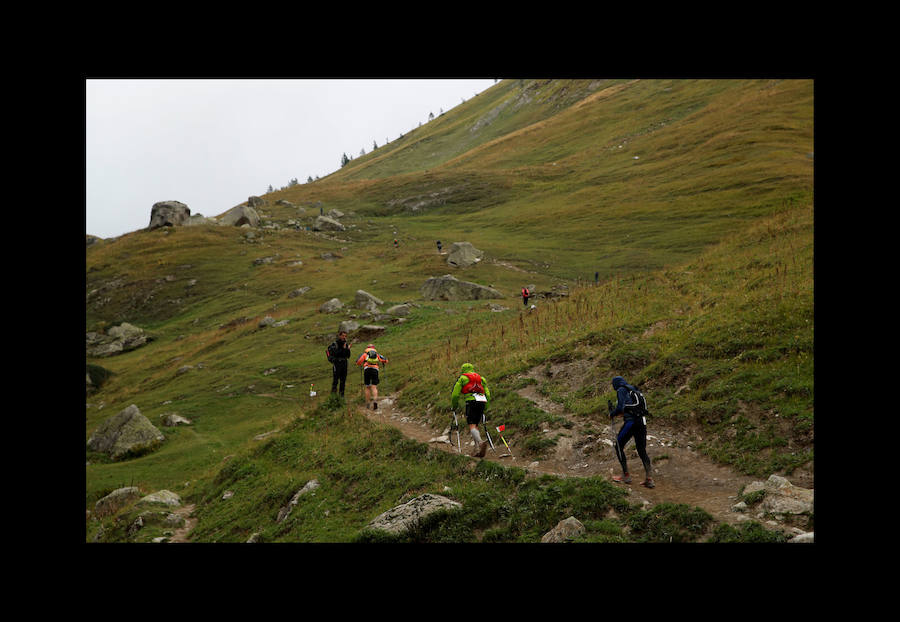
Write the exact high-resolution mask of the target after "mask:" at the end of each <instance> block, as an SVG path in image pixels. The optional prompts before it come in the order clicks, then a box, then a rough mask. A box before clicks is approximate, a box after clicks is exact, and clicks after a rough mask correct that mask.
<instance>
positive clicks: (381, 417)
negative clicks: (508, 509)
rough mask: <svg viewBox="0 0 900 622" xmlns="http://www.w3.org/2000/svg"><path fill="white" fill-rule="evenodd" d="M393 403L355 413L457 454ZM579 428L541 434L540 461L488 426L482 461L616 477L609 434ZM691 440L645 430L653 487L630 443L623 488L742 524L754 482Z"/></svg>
mask: <svg viewBox="0 0 900 622" xmlns="http://www.w3.org/2000/svg"><path fill="white" fill-rule="evenodd" d="M520 394H521V395H523V397H528V398H529V399H532V400H533V401H534V402H535V404H536V405H538V407H541V408H544V409H545V410H549V409H551V408H557V406H558V405H552V404H548V403H545V402H544V401H543V400H542V399H540V397H539V396H537V395H535V394H532V393H530V392H529V389H528V388H526V389H523V390H521V391H520ZM395 401H396V395H389V396H386V397H381V398H379V408H378V410H368V409H364V408H361V409H360V412H362V413H364V414H365V415H366V417H368V418H369V419H370V420H372V421H375V422H378V423H382V424H385V425H391V426H393V427H395V428H397V429H399V430H400V431H401V432H403V434H404V435H405V436H407V437H409V438H412V439H415V440H418V441H421V442H423V443H428V444H429V446H431V447H434V448H436V449H438V450H441V451H448V452H452V453H456V452H457V445H456V433H455V432H454V433H453V435H452V444H451V442H450V440H449V439H448V438H447V436H446V435H447V431H448V430H447V429H444V430H435V429H432V428H431V427H429V426H428V425H427V424H425V423H423V422H421V421H419V420H417V419H415V418H412V417H410V416H409V415H408V414H407V413H404V412H402V411H400V410H399V409H398V408H397V407H396V404H395ZM457 416H458V413H457ZM594 427H595V428H597V427H600V426H594ZM582 428H583V426H581V425H579V424H577V423H574V425H573V427H572V428H570V429H565V428H561V429H558V430H545V433H546V434H551V435H555V436H557V446H556V451H555V452H554V453H553V454H552V455H549V456H546V457H545V458H543V459H540V460H533V459H530V458H526V457H524V456H523V455H521V454H520V452H518V451H517V449H516V447H515V445H511V446H510V449H511V453H512V455H509V454H508V452H507V450H506V447H505V446H503V443H502V442H501V441H500V439H499V437H498V435H497V434H496V432H495V431H494V429H493V428H489V431H490V432H491V436H492V438H493V440H494V446H495V448H496V451H492V450H491V449H490V448H488V451H487V454H486V455H485V457H484V458H482V459H483V460H491V461H496V462H500V463H502V464H504V465H507V466H510V465H511V466H518V467H521V468H523V469H525V470H526V471H527V472H528V473H529V474H531V475H540V474H552V475H558V476H562V477H587V476H602V477H607V478H610V477H612V476H613V475H618V474H620V471H621V469H620V467H619V463H618V460H617V459H616V457H615V453H614V451H613V448H612V434H611V433H610V432H605V433H604V434H601V435H600V436H599V437H598V436H597V435H596V434H593V435H592V434H589V433H586V432H584V430H583V429H582ZM607 429H608V428H607ZM508 440H509V439H507V441H508ZM691 440H692V439H690V438H687V435H686V434H684V433H676V432H674V431H671V430H667V429H663V428H659V429H656V428H655V426H652V425H651V426H650V430H649V436H648V442H647V452H648V453H649V454H650V458H651V460H652V461H653V479H654V482H655V483H656V487H655V488H653V489H648V488H645V487H643V486H641V485H640V482H641V481H643V479H644V468H643V466H642V464H641V461H640V459H639V458H638V456H637V453H636V452H635V451H634V448H633V443H629V445H628V446H627V447H626V451H627V452H628V465H629V469H630V471H631V475H632V480H633V481H632V484H631V485H623V486H625V488H627V489H628V490H629V494H630V496H631V498H632V501H633V502H636V503H642V504H645V505H656V504H659V503H684V504H687V505H690V506H692V507H694V506H696V507H699V508H702V509H704V510H706V511H707V512H709V513H710V514H711V515H712V516H713V517H714V518H715V520H717V521H720V522H727V523H729V524H737V523H739V522H741V520H742V519H741V515H740V514H738V513H736V512H733V511H732V509H731V507H732V506H733V505H734V504H735V503H737V501H738V494H739V493H740V491H741V488H742V487H743V486H745V485H746V484H749V483H750V482H752V481H754V480H756V479H759V478H753V477H748V476H744V475H740V474H737V473H735V472H733V471H732V470H730V469H728V468H726V467H723V466H719V465H716V464H714V463H712V462H711V461H710V460H708V459H707V458H705V457H704V456H702V455H701V454H699V453H698V452H696V451H694V450H693V449H692V448H691V447H690V442H691ZM461 441H462V453H463V454H467V455H468V454H469V453H471V450H472V448H473V447H472V440H471V436H470V435H469V434H468V431H467V428H466V426H465V421H463V422H462V434H461ZM472 459H473V460H478V459H479V458H472Z"/></svg>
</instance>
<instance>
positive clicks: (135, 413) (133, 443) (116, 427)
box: [87, 404, 166, 460]
mask: <svg viewBox="0 0 900 622" xmlns="http://www.w3.org/2000/svg"><path fill="white" fill-rule="evenodd" d="M165 439H166V437H165V436H164V435H163V433H162V432H160V431H159V430H158V429H157V428H156V426H154V425H153V424H152V423H150V420H149V419H147V417H145V416H144V415H142V414H141V411H140V409H139V408H138V407H137V406H136V405H135V404H132V405H131V406H129V407H128V408H126V409H124V410H122V411H121V412H119V413H118V414H116V415H115V416H113V417H110V418H109V419H107V420H106V421H104V422H103V423H102V424H100V427H98V428H97V429H96V430H95V431H94V433H93V434H91V437H90V439H89V440H88V442H87V447H88V449H90V450H92V451H99V452H101V453H106V454H108V455H109V456H111V457H112V459H113V460H119V459H121V458H124V457H126V456H128V455H131V454H141V453H145V452H147V451H152V450H153V449H156V448H157V447H158V445H159V444H160V443H161V442H162V441H164V440H165Z"/></svg>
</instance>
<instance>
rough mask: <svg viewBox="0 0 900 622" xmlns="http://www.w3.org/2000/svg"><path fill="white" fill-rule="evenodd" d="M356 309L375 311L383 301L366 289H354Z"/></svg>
mask: <svg viewBox="0 0 900 622" xmlns="http://www.w3.org/2000/svg"><path fill="white" fill-rule="evenodd" d="M354 303H355V305H356V308H357V309H365V310H366V311H373V312H374V311H377V310H378V307H379V306H380V305H383V304H384V301H383V300H382V299H380V298H376V297H375V296H373V295H372V294H370V293H369V292H367V291H364V290H361V289H358V290H356V299H355V300H354Z"/></svg>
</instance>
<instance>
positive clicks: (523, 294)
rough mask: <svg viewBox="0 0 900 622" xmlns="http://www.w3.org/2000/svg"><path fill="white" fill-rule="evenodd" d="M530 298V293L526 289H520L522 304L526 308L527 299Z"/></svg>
mask: <svg viewBox="0 0 900 622" xmlns="http://www.w3.org/2000/svg"><path fill="white" fill-rule="evenodd" d="M529 296H531V292H529V291H528V288H527V287H523V288H522V304H523V305H525V306H526V307H527V306H528V297H529Z"/></svg>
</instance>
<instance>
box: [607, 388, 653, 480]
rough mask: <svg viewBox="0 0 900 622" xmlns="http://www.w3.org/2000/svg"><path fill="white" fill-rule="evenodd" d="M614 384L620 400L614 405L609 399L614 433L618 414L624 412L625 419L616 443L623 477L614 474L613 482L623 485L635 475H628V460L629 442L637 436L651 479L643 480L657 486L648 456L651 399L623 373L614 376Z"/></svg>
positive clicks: (611, 424) (639, 452) (646, 469)
mask: <svg viewBox="0 0 900 622" xmlns="http://www.w3.org/2000/svg"><path fill="white" fill-rule="evenodd" d="M612 386H613V389H615V390H616V399H617V402H616V405H615V406H613V405H612V402H608V404H609V425H610V428H612V429H613V433H614V434H615V424H614V423H613V418H614V417H615V416H616V415H618V414H621V415H622V419H623V420H624V423H623V425H622V429H621V430H619V433H618V435H616V443H615V446H614V448H615V450H616V457H617V458H618V459H619V463H620V464H621V465H622V476H621V477H619V476H618V475H616V476H613V481H615V482H618V483H622V484H630V483H631V475H629V474H628V463H627V461H626V460H625V445H626V443H628V441H629V440H630V439H631V438H634V444H635V447H636V448H637V452H638V456H640V458H641V462H643V463H644V471H645V472H646V475H647V479H645V480H644V481H643V482H641V486H646V487H647V488H653V487H654V486H655V484H654V483H653V478H652V477H650V474H651V465H650V456H648V455H647V419H646V415H647V414H649V413H648V412H647V401H646V400H645V399H644V395H643V394H642V393H641V392H640V391H639V390H638V389H637V387H634V386H632V385H630V384H628V383H627V382H625V379H624V378H623V377H622V376H616V377H614V378H613V379H612Z"/></svg>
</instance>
